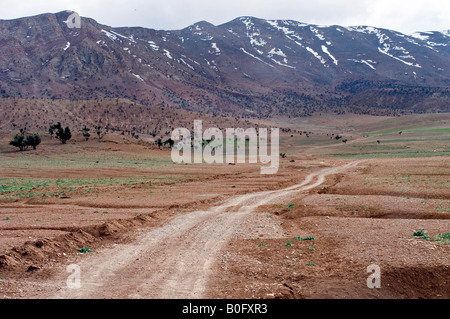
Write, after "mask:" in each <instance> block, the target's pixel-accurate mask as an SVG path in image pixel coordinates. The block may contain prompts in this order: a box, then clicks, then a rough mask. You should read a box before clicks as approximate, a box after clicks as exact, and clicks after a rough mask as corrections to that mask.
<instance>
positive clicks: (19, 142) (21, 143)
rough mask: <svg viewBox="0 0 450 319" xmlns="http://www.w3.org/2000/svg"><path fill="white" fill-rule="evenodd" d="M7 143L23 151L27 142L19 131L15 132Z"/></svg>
mask: <svg viewBox="0 0 450 319" xmlns="http://www.w3.org/2000/svg"><path fill="white" fill-rule="evenodd" d="M9 145H12V146H14V147H18V148H19V150H21V151H23V150H25V149H26V148H27V143H26V141H25V136H24V135H23V134H22V133H20V134H16V135H15V136H14V138H13V139H12V140H11V141H9Z"/></svg>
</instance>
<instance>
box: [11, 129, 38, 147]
mask: <svg viewBox="0 0 450 319" xmlns="http://www.w3.org/2000/svg"><path fill="white" fill-rule="evenodd" d="M25 134H26V130H25V129H20V132H19V133H18V134H16V135H15V136H14V138H13V139H12V140H11V141H9V145H12V146H14V147H18V148H19V150H20V151H24V150H26V149H27V148H28V147H29V146H31V147H33V149H36V147H37V146H38V145H39V144H40V143H41V137H40V136H39V134H31V135H27V136H26V135H25Z"/></svg>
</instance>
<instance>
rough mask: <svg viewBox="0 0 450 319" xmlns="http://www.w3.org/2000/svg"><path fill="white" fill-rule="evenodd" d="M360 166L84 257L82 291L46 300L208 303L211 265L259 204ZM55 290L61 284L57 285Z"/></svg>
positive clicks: (235, 202)
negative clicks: (202, 300) (204, 300)
mask: <svg viewBox="0 0 450 319" xmlns="http://www.w3.org/2000/svg"><path fill="white" fill-rule="evenodd" d="M359 162H360V161H355V162H351V163H348V164H346V165H343V166H339V167H331V168H326V169H322V170H320V171H317V172H314V173H311V174H310V175H308V176H307V177H306V178H305V180H304V181H303V182H302V183H300V184H297V185H294V186H291V187H288V188H285V189H280V190H275V191H264V192H256V193H250V194H245V195H240V196H236V197H233V198H230V199H228V200H226V201H225V202H224V203H223V204H221V205H220V206H216V207H212V208H211V209H209V210H207V211H195V212H191V213H187V214H183V215H180V216H179V217H177V218H175V219H174V220H172V221H171V222H170V223H168V224H167V225H165V226H163V227H158V228H155V229H152V230H150V231H148V232H145V233H143V234H142V235H141V236H140V237H139V238H137V239H136V241H135V242H133V243H132V244H126V245H118V246H116V247H114V248H111V249H105V250H103V251H101V252H99V253H98V254H93V255H86V257H85V258H83V260H82V261H81V262H80V263H78V266H79V267H80V279H81V287H80V288H78V289H73V288H68V287H67V286H66V285H65V280H66V278H67V277H68V276H69V273H62V274H61V275H60V278H59V279H60V280H61V282H60V285H59V287H62V288H60V289H59V290H58V291H57V292H56V293H55V292H53V293H51V294H50V295H46V294H44V295H43V297H45V298H89V299H91V298H108V299H109V298H152V299H157V298H210V297H213V296H207V295H206V288H207V284H208V279H209V278H210V276H211V271H212V270H211V269H212V265H213V263H214V262H215V261H216V260H217V257H218V254H219V253H220V251H221V249H222V248H223V247H224V246H225V245H226V244H227V242H228V241H229V240H230V239H231V238H232V236H233V233H234V232H235V231H236V229H237V228H239V226H240V223H241V222H242V220H243V219H244V218H245V217H248V216H249V214H251V213H252V211H254V210H255V208H257V207H258V206H260V205H264V204H268V203H278V202H280V201H281V200H282V199H286V198H287V197H289V196H290V195H293V194H295V193H298V192H302V191H306V190H309V189H312V188H314V187H317V186H318V185H320V184H321V183H323V182H324V181H325V177H326V176H328V175H331V174H336V173H340V172H342V171H344V170H346V169H348V168H351V167H354V166H356V165H358V164H359ZM55 286H57V285H55Z"/></svg>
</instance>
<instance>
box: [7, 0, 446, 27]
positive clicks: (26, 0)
mask: <svg viewBox="0 0 450 319" xmlns="http://www.w3.org/2000/svg"><path fill="white" fill-rule="evenodd" d="M66 9H70V10H74V11H77V12H78V13H79V14H80V15H81V16H84V17H90V18H93V19H95V20H97V22H99V23H101V24H106V25H110V26H113V27H119V26H142V27H147V28H153V29H165V30H174V29H182V28H184V27H187V26H188V25H191V24H193V23H195V22H198V21H201V20H206V21H208V22H211V23H213V24H215V25H218V24H222V23H225V22H228V21H230V20H232V19H234V18H237V17H240V16H254V17H258V18H263V19H292V20H297V21H300V22H305V23H313V24H319V25H332V24H337V25H342V26H353V25H369V26H376V27H381V28H387V29H392V30H396V31H400V32H403V33H406V34H410V33H413V32H415V31H442V30H448V29H450V0H227V1H222V0H191V1H181V0H163V1H161V0H158V1H157V0H147V1H145V0H108V1H106V0H80V1H74V0H46V1H36V0H15V1H11V0H0V19H15V18H19V17H23V16H31V15H36V14H40V13H47V12H51V13H55V12H59V11H63V10H66Z"/></svg>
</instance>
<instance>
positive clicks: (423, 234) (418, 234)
mask: <svg viewBox="0 0 450 319" xmlns="http://www.w3.org/2000/svg"><path fill="white" fill-rule="evenodd" d="M413 236H414V237H415V238H422V239H426V240H429V239H430V237H429V236H428V235H427V233H426V232H425V231H424V230H423V229H419V230H416V231H414V233H413Z"/></svg>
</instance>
